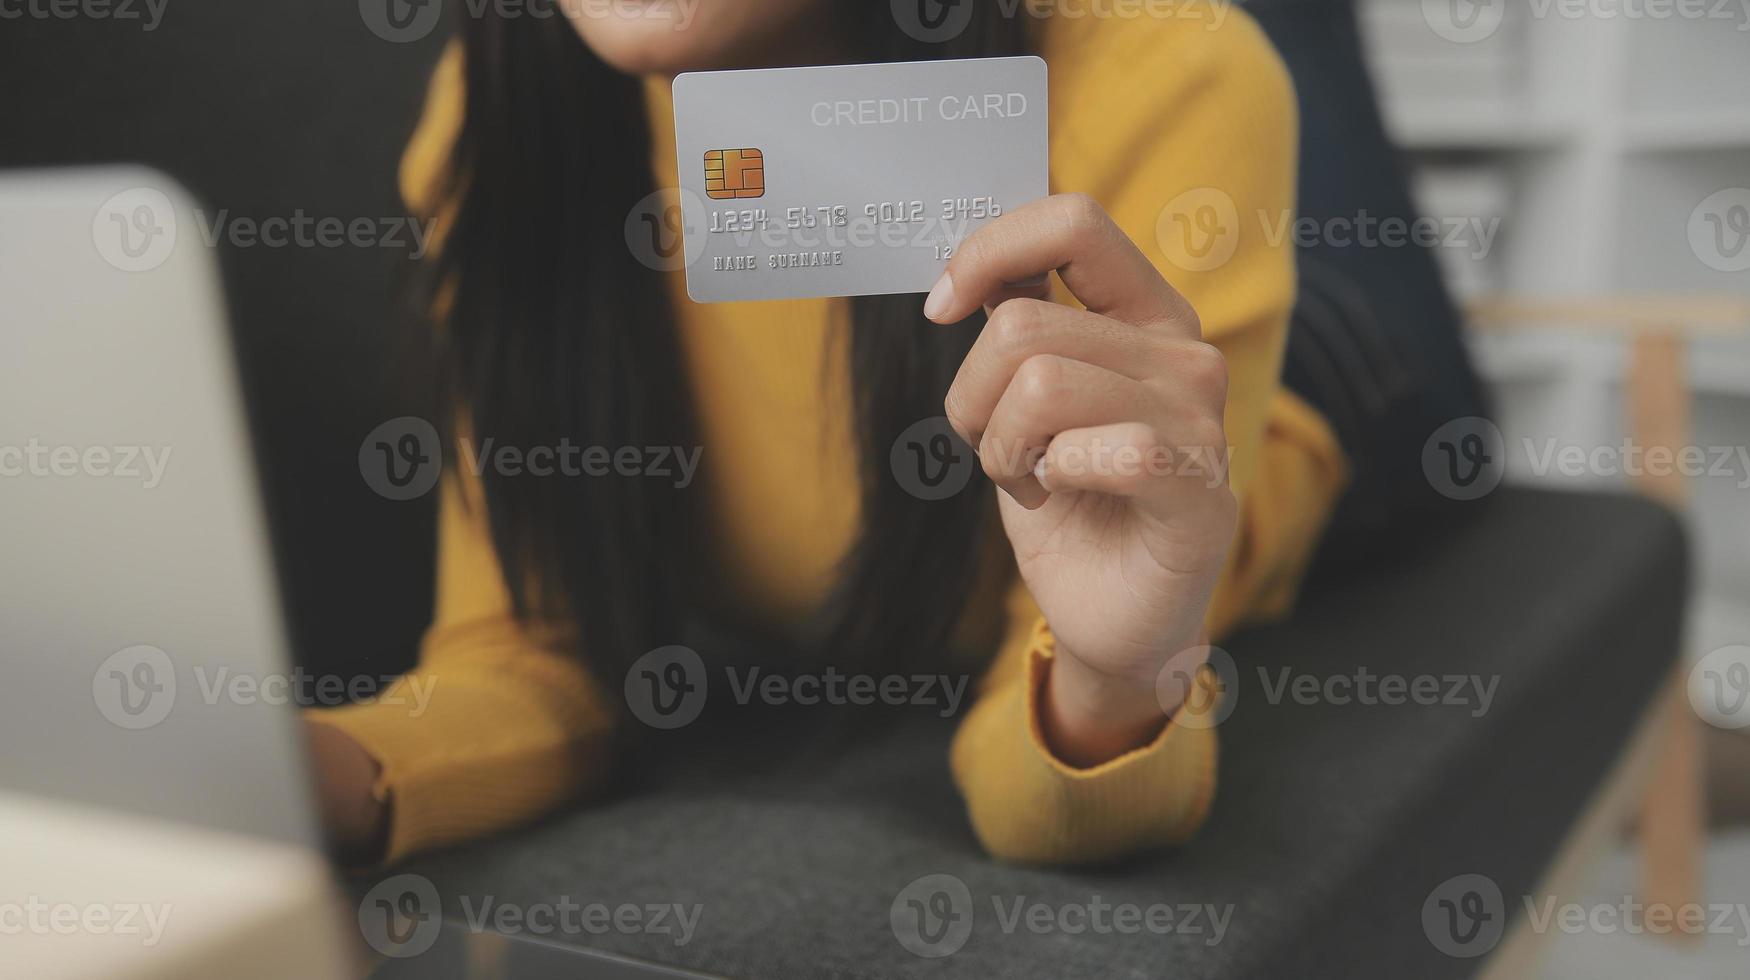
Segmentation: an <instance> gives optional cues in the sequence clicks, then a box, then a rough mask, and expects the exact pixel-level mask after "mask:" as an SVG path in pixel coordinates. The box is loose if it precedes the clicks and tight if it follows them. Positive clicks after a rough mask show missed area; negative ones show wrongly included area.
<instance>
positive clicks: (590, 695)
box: [306, 477, 616, 862]
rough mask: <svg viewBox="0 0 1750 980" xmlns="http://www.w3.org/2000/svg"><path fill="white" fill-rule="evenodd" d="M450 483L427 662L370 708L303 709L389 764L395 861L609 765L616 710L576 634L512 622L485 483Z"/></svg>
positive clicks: (560, 797)
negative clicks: (581, 656)
mask: <svg viewBox="0 0 1750 980" xmlns="http://www.w3.org/2000/svg"><path fill="white" fill-rule="evenodd" d="M462 480H465V481H467V482H466V483H463V482H461V481H462ZM443 487H444V490H443V500H442V502H441V503H440V506H439V516H438V581H437V612H436V615H435V617H434V619H433V622H432V625H431V628H430V629H429V630H428V631H427V632H426V635H425V640H424V643H423V644H422V646H421V649H420V656H419V664H418V666H417V667H416V668H415V669H414V670H412V671H410V672H408V673H407V674H405V675H403V676H402V677H401V678H400V679H399V680H397V681H396V682H395V684H394V685H392V686H391V687H390V689H389V690H388V691H386V692H385V693H384V695H383V696H382V697H380V698H378V699H376V700H375V701H373V702H371V703H364V704H355V705H349V706H347V707H344V708H335V709H331V710H315V711H310V712H307V713H306V717H308V718H310V719H311V720H312V721H315V722H318V723H320V724H326V725H332V726H334V727H336V728H338V729H340V730H341V731H343V732H345V733H346V734H347V735H349V736H351V737H352V739H353V740H354V741H356V742H358V743H359V745H360V746H362V747H363V748H364V750H365V751H366V752H367V753H369V754H370V756H371V757H372V758H373V759H375V760H376V761H377V763H378V765H379V766H380V767H381V775H380V776H379V778H378V781H377V785H376V787H375V788H374V792H376V794H377V796H378V799H381V800H385V801H387V802H388V803H389V804H390V826H389V839H388V845H387V849H386V852H385V855H384V860H385V861H386V862H392V861H395V860H398V859H400V858H402V857H405V856H406V855H408V854H411V853H413V852H415V851H422V850H426V849H428V848H433V847H439V846H442V845H445V844H452V843H456V842H458V841H463V840H468V839H472V838H475V837H481V836H484V835H487V834H491V833H493V832H495V831H499V830H503V829H505V828H507V827H511V826H514V825H516V824H519V823H523V822H525V821H527V820H530V819H532V818H534V817H537V816H539V815H541V814H543V813H545V812H547V811H548V810H551V809H552V808H553V807H555V806H557V805H558V804H559V803H561V802H563V801H564V800H565V799H567V798H569V797H571V796H573V795H575V794H576V793H577V792H578V791H580V790H581V789H582V788H583V787H585V786H586V785H588V784H589V783H590V782H591V781H593V780H594V779H595V778H596V777H597V776H598V775H599V774H600V773H601V772H603V771H604V769H605V767H606V765H607V756H608V749H609V746H608V744H607V743H608V739H609V735H610V733H611V731H612V727H613V724H614V721H615V716H616V712H615V702H614V700H613V699H612V698H611V697H609V696H608V695H607V694H606V693H605V692H604V691H603V690H602V689H601V688H600V686H599V685H598V684H597V683H596V682H595V680H594V679H593V678H592V677H591V676H590V674H589V673H588V671H586V670H585V669H584V667H583V665H582V664H581V663H580V662H579V661H578V660H577V658H576V656H575V655H574V654H572V653H571V652H570V650H571V637H570V636H569V635H567V634H566V633H565V632H563V631H562V630H558V629H554V630H551V631H547V630H542V629H539V628H529V627H525V626H523V625H522V624H520V623H519V622H518V621H517V619H516V618H515V617H514V616H513V615H512V612H511V603H510V596H509V594H508V592H507V591H506V590H505V587H504V582H503V579H502V577H501V575H500V574H499V564H498V556H497V554H496V553H495V551H494V550H493V546H492V541H491V535H490V533H489V531H488V528H487V523H486V512H485V507H484V503H483V501H482V500H481V499H480V498H479V490H478V487H479V484H478V482H477V481H476V480H474V479H473V478H472V477H462V478H460V479H459V480H458V479H446V480H445V481H444V484H443Z"/></svg>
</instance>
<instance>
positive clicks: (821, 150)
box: [674, 57, 1050, 303]
mask: <svg viewBox="0 0 1750 980" xmlns="http://www.w3.org/2000/svg"><path fill="white" fill-rule="evenodd" d="M1048 109H1049V106H1048V104H1047V95H1046V72H1045V62H1044V61H1043V60H1041V59H1039V58H1033V57H1024V58H977V59H968V60H962V61H924V62H912V63H905V64H885V65H843V66H835V67H828V68H769V69H760V70H755V71H716V72H690V73H688V74H684V75H681V76H679V77H678V78H676V79H675V82H674V119H675V145H676V148H677V149H676V152H677V154H678V156H679V164H680V184H681V187H680V191H681V193H680V198H681V209H682V217H683V222H682V224H683V228H684V231H683V237H684V241H685V249H686V252H685V259H686V273H687V294H688V295H689V296H691V297H692V298H693V299H694V301H696V302H700V303H715V302H723V301H727V300H758V299H801V298H805V297H812V296H868V295H876V294H882V293H921V292H925V291H927V290H928V289H929V288H930V286H932V285H933V284H934V283H935V281H936V279H937V278H938V277H939V276H941V274H942V269H943V267H944V266H945V265H946V264H947V262H948V258H949V257H950V256H952V255H953V253H954V249H955V248H956V247H957V246H958V245H959V244H960V242H961V241H963V240H964V239H965V238H966V236H967V235H968V234H970V233H971V232H972V231H973V230H974V229H976V228H978V227H979V226H980V225H983V224H985V223H987V222H989V221H990V220H992V219H993V218H995V217H997V216H999V215H1002V214H1004V213H1007V212H1008V211H1011V210H1013V209H1014V208H1017V207H1019V206H1020V205H1022V204H1025V203H1027V202H1029V201H1033V200H1037V199H1039V198H1041V197H1044V196H1045V195H1046V193H1047V183H1048V180H1049V156H1050V151H1049V138H1050V132H1049V125H1048V122H1047V117H1048Z"/></svg>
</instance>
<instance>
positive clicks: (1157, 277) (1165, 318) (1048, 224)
mask: <svg viewBox="0 0 1750 980" xmlns="http://www.w3.org/2000/svg"><path fill="white" fill-rule="evenodd" d="M1053 270H1055V271H1056V272H1057V274H1058V275H1059V276H1061V277H1062V278H1063V283H1064V285H1066V286H1068V287H1069V290H1070V292H1072V293H1074V294H1075V297H1076V298H1077V299H1079V300H1081V302H1082V305H1084V306H1086V307H1087V308H1088V309H1089V310H1091V311H1092V312H1094V313H1098V314H1101V315H1102V316H1109V317H1111V318H1113V319H1115V320H1121V321H1123V322H1125V323H1130V324H1135V325H1138V326H1145V325H1153V324H1158V323H1165V322H1172V323H1177V324H1180V325H1182V327H1181V329H1182V331H1183V332H1185V333H1187V334H1188V335H1189V336H1190V337H1192V338H1196V337H1198V336H1199V335H1200V332H1199V331H1198V329H1197V320H1196V317H1194V316H1191V315H1190V309H1191V307H1190V304H1189V303H1187V302H1186V301H1185V298H1184V297H1183V296H1180V295H1179V291H1178V290H1176V289H1174V288H1173V287H1172V286H1171V285H1170V284H1169V283H1168V282H1167V281H1166V279H1164V278H1162V276H1161V274H1160V272H1159V271H1157V270H1156V269H1155V267H1154V265H1153V264H1151V263H1150V262H1149V260H1148V257H1147V256H1145V255H1143V254H1142V250H1141V249H1139V248H1137V247H1136V243H1135V242H1132V241H1131V240H1130V239H1129V237H1128V236H1126V235H1125V234H1124V232H1123V231H1122V230H1121V229H1119V227H1118V226H1117V225H1116V224H1115V223H1113V221H1112V219H1111V217H1110V216H1108V215H1107V214H1106V209H1105V208H1102V207H1101V206H1100V205H1099V203H1098V202H1096V201H1095V200H1094V199H1093V198H1091V197H1088V196H1087V195H1085V194H1058V195H1054V196H1052V197H1047V198H1044V199H1043V200H1039V201H1034V202H1032V203H1030V204H1026V205H1023V206H1022V207H1019V208H1016V209H1015V210H1013V211H1010V212H1009V213H1008V214H1005V215H1003V216H1002V217H1000V218H998V219H996V220H995V221H992V222H991V223H989V224H987V225H985V226H984V227H982V228H980V229H978V230H977V231H975V232H973V233H972V234H971V235H970V236H968V237H967V239H966V241H964V242H962V243H961V244H960V247H959V248H958V249H956V250H955V252H954V257H953V258H951V259H949V260H948V268H947V271H946V272H944V273H943V274H942V278H941V279H939V280H938V281H937V282H936V285H935V287H934V288H933V289H931V290H930V296H929V299H927V300H925V302H924V315H925V316H927V317H929V318H930V319H931V320H934V321H936V322H937V323H957V322H959V321H961V320H963V319H965V318H966V317H968V316H971V315H972V313H973V312H974V311H976V310H977V309H979V308H980V307H982V306H984V305H985V304H986V303H987V302H989V301H990V300H991V299H992V298H993V297H996V296H999V295H1002V294H1003V293H1004V292H1005V290H1012V289H1013V287H1012V286H1010V285H1008V284H1011V283H1017V282H1023V281H1025V280H1029V279H1034V278H1036V277H1038V276H1041V275H1045V274H1048V273H1050V272H1052V271H1053Z"/></svg>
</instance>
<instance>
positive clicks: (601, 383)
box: [428, 0, 1028, 690]
mask: <svg viewBox="0 0 1750 980" xmlns="http://www.w3.org/2000/svg"><path fill="white" fill-rule="evenodd" d="M834 6H835V8H837V10H836V12H835V14H834V16H835V17H836V18H837V20H838V22H839V26H840V27H841V28H842V29H843V31H844V35H845V36H846V37H847V38H850V39H852V40H853V43H855V44H858V45H860V46H861V48H862V49H861V50H860V51H858V52H857V55H858V57H859V59H861V60H868V61H911V60H927V59H935V58H949V57H981V56H994V55H1004V54H1020V53H1024V51H1025V50H1026V49H1027V46H1028V40H1027V31H1026V25H1025V23H1024V21H1025V18H1022V17H1004V16H1002V15H1001V11H1000V10H999V9H998V7H997V5H996V4H995V3H979V4H978V5H977V9H976V10H975V12H974V17H973V20H972V22H971V24H970V25H969V26H968V27H967V29H966V30H965V31H963V32H962V33H961V34H960V35H959V36H958V37H956V38H955V39H953V40H951V41H947V42H944V43H939V44H928V43H923V42H920V41H917V40H915V39H913V38H911V37H909V36H908V35H907V34H906V33H905V32H904V31H902V30H901V29H900V28H899V27H898V26H897V25H896V23H895V21H894V18H893V15H892V11H891V9H890V5H889V4H886V3H869V2H867V0H860V2H857V3H854V4H843V5H842V6H841V5H838V4H834ZM493 9H494V8H492V7H490V6H489V7H488V8H486V11H485V12H484V13H483V15H481V16H469V17H463V18H462V21H463V26H462V28H461V31H460V35H461V45H462V48H463V53H464V64H465V69H464V74H465V76H466V103H465V107H464V118H463V122H462V126H461V130H460V133H459V136H458V139H457V141H456V143H455V146H454V148H453V151H452V153H451V157H450V159H449V162H448V167H447V172H446V175H445V178H444V183H443V185H442V186H441V187H440V188H439V200H440V201H441V202H442V207H443V209H444V211H445V213H446V214H447V215H448V221H449V224H448V231H447V234H446V237H445V240H444V242H443V245H442V248H441V251H440V253H439V256H438V258H437V260H436V262H435V263H434V264H433V266H432V267H431V275H430V276H429V279H428V288H429V289H430V291H431V296H430V297H429V298H430V299H432V300H433V301H434V303H435V304H436V305H435V307H434V308H440V309H441V310H442V311H443V316H442V323H441V324H439V325H438V327H437V329H435V330H434V331H432V335H433V336H434V337H435V338H436V343H437V347H436V352H435V353H436V355H437V359H438V364H439V374H438V376H439V377H440V378H441V382H442V385H443V389H442V393H441V394H442V400H443V401H444V403H445V408H446V409H447V412H446V414H445V416H444V417H445V418H446V419H449V420H451V422H452V425H459V426H465V427H466V428H467V430H468V431H470V432H471V433H472V434H473V436H474V437H475V438H476V439H484V438H486V437H491V438H492V439H494V440H495V442H496V443H497V444H499V445H510V446H522V447H535V446H557V445H562V444H564V443H562V442H561V440H569V444H571V445H577V446H603V447H609V448H610V450H611V449H612V448H614V447H651V446H677V447H692V446H696V445H698V444H699V443H698V436H697V426H696V424H695V416H694V406H693V404H692V400H691V397H690V395H689V392H688V388H687V381H686V374H685V372H684V371H683V370H682V361H681V352H680V347H679V341H678V339H677V332H676V329H675V317H674V311H673V310H672V309H671V308H670V304H669V302H668V299H667V296H668V292H667V288H666V282H665V280H664V278H663V274H662V273H659V272H656V271H653V270H652V269H650V268H648V267H646V266H645V265H644V264H642V263H641V262H639V261H638V260H637V259H636V258H635V257H634V256H633V255H632V254H631V252H630V250H629V249H628V247H627V244H626V240H625V233H624V220H625V216H626V215H627V214H628V213H630V212H631V210H632V208H633V207H634V205H635V204H636V203H637V202H639V201H640V200H642V199H643V198H645V196H646V195H648V194H650V193H651V192H652V191H653V190H654V189H655V188H654V187H653V184H654V180H653V178H652V176H651V172H650V167H649V161H648V160H647V159H646V158H645V156H644V155H643V153H642V152H639V153H626V152H624V148H625V147H637V148H640V150H642V148H644V147H647V146H649V145H650V140H649V125H648V123H647V120H646V118H645V112H644V100H643V95H642V88H641V83H640V81H639V80H638V79H637V78H633V77H629V76H626V75H623V74H620V73H619V72H617V71H615V70H614V69H612V68H610V67H609V66H608V65H606V64H605V63H604V62H602V61H601V59H599V58H597V57H596V56H595V55H594V54H593V53H592V52H591V51H590V50H589V49H588V48H587V46H585V44H584V43H583V42H582V41H581V40H580V39H579V37H578V36H577V34H576V32H575V31H574V30H573V29H572V27H571V26H570V25H569V24H568V23H566V22H565V20H564V19H563V18H560V17H542V18H536V17H528V16H522V17H503V16H498V15H496V14H494V13H492V12H491V11H492V10H493ZM921 305H922V303H921V301H920V298H919V297H916V296H897V297H864V298H858V299H855V300H852V301H850V303H849V304H848V312H849V328H850V329H849V333H848V337H846V338H845V340H844V342H843V343H842V344H840V345H837V346H836V347H835V345H832V344H829V345H828V350H829V351H834V353H835V354H836V355H837V356H847V357H848V358H849V362H850V370H849V377H850V379H851V384H852V407H853V412H854V431H855V433H856V436H855V438H856V444H857V450H858V454H859V461H860V482H861V515H862V526H861V530H860V532H859V536H858V538H857V539H856V541H855V543H854V544H853V546H852V547H851V549H850V552H849V554H848V555H847V556H846V557H845V559H844V561H843V564H842V567H841V569H840V571H839V575H838V580H837V582H836V583H835V585H834V587H833V589H832V593H831V596H832V598H831V601H829V602H828V603H827V604H826V608H825V609H823V610H822V612H821V614H820V617H819V621H818V622H817V623H815V624H814V625H813V628H811V629H810V630H809V631H808V632H809V634H810V636H811V637H812V641H811V642H810V643H808V644H807V645H808V646H809V647H811V648H813V649H811V650H810V651H809V653H810V655H811V656H813V657H817V658H820V662H824V663H832V664H836V665H841V666H845V667H848V668H853V669H866V668H867V667H868V666H869V665H872V664H877V663H885V664H894V663H895V662H896V661H897V662H910V660H911V658H914V657H915V658H922V657H927V656H930V655H932V654H939V653H940V652H942V650H943V648H944V646H945V645H946V643H947V642H948V641H949V638H950V636H951V634H952V632H953V629H954V626H955V624H956V623H957V622H958V620H959V618H960V614H961V611H962V608H963V607H964V605H965V604H966V601H967V599H968V597H969V593H970V591H971V588H972V583H973V581H974V578H975V576H976V573H977V572H978V571H979V568H980V564H981V556H982V553H983V552H984V550H985V548H984V544H985V538H986V536H987V535H988V534H989V533H991V527H992V520H991V517H992V510H993V508H992V507H991V506H990V501H991V498H990V495H989V493H988V492H985V491H986V489H987V488H988V484H984V485H981V481H979V480H977V479H975V480H974V481H973V482H972V483H971V485H969V487H968V488H967V489H966V490H965V491H962V492H961V493H959V494H957V495H955V496H953V497H951V498H949V499H947V500H942V501H936V502H929V501H924V500H920V499H918V498H916V497H914V496H912V495H911V494H909V493H907V491H906V490H905V489H904V487H902V486H901V485H900V484H899V483H898V482H897V481H896V480H895V479H894V477H893V475H892V473H891V471H890V469H889V462H888V460H889V452H890V449H891V447H892V446H893V443H894V441H895V439H896V438H897V437H898V436H899V435H900V433H901V432H902V431H903V430H905V429H906V428H907V427H908V426H910V425H912V424H913V423H915V422H918V421H919V420H921V419H926V418H930V417H933V416H939V415H941V414H942V399H943V397H944V395H945V394H946V391H947V388H948V385H949V384H950V383H951V381H952V380H953V377H954V374H955V371H956V370H957V368H958V366H959V364H960V362H961V360H962V359H963V358H964V356H965V354H966V352H967V350H968V349H969V348H970V347H971V344H972V341H973V339H974V337H975V336H976V335H977V331H978V330H979V329H980V327H981V326H982V318H975V319H974V320H973V321H969V322H967V323H964V324H961V325H958V326H952V327H943V326H937V325H934V324H931V323H930V322H928V321H927V320H925V319H924V318H923V316H922V313H921ZM454 434H455V433H454V430H453V429H452V431H451V432H450V433H448V434H447V435H448V436H449V437H451V438H452V439H453V437H454ZM452 444H453V443H452ZM808 448H810V447H798V449H799V451H806V450H807V449H808ZM705 452H706V456H705V459H706V463H705V470H706V471H708V470H709V468H710V464H709V452H710V450H709V448H707V449H706V450H705ZM975 469H976V468H975ZM975 475H976V474H975ZM482 479H483V483H484V491H485V501H486V502H485V507H486V511H487V516H488V520H489V523H490V526H491V531H492V536H493V541H494V546H495V548H496V550H497V553H498V556H499V558H500V561H501V564H502V565H503V568H504V575H505V579H506V585H507V586H508V588H509V591H510V593H511V595H512V598H513V601H514V603H515V605H516V608H517V613H518V615H519V616H521V617H524V618H529V619H536V618H538V619H542V620H560V621H563V622H565V623H568V624H570V625H571V626H572V627H573V629H574V632H575V634H576V637H577V647H578V651H579V654H580V656H582V657H583V658H584V661H585V662H586V663H587V664H588V665H589V666H590V667H591V668H592V669H593V670H594V671H595V672H596V674H597V676H598V677H599V678H600V679H601V680H602V681H604V682H606V683H607V684H610V685H613V686H612V687H611V688H610V689H611V690H617V689H618V686H619V684H620V683H622V682H623V679H624V676H625V671H626V669H627V668H628V666H629V665H630V664H631V662H632V661H634V660H635V659H637V657H639V656H640V655H641V654H643V653H644V652H646V651H647V650H650V649H652V648H653V647H656V646H660V645H663V644H666V643H671V642H675V641H676V638H677V636H678V630H679V625H680V624H681V623H682V622H683V621H684V619H685V618H686V617H687V616H688V615H689V614H691V613H692V612H694V611H695V610H694V609H693V608H692V604H691V601H690V600H691V597H692V596H694V595H696V594H699V592H700V591H701V590H704V591H708V590H709V589H710V579H711V577H712V576H714V575H716V574H718V571H717V570H716V569H714V568H712V567H711V565H710V557H709V556H710V555H711V554H712V553H713V552H712V549H711V548H710V547H709V546H708V545H707V544H706V543H705V541H704V538H703V535H704V534H705V533H706V532H707V529H706V528H705V527H704V526H703V522H702V514H701V512H702V508H701V507H699V506H698V505H697V503H696V501H695V499H694V498H696V497H697V496H699V495H698V494H697V493H693V494H690V495H689V493H688V490H687V489H684V488H677V487H675V486H674V485H673V482H674V481H672V480H666V479H649V478H641V477H638V476H621V475H617V474H615V475H607V476H600V477H588V478H583V479H567V478H564V477H559V476H555V477H551V478H536V477H531V476H529V475H526V474H520V475H516V476H507V475H504V474H499V473H495V472H493V471H492V469H491V468H490V467H488V468H487V470H486V471H485V472H483V474H482ZM772 519H773V520H774V521H777V520H783V519H784V515H783V514H780V513H774V514H773V515H772Z"/></svg>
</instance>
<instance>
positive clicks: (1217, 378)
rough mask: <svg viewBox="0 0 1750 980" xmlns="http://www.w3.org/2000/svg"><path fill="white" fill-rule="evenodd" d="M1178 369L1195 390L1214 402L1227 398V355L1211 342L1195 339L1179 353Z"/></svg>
mask: <svg viewBox="0 0 1750 980" xmlns="http://www.w3.org/2000/svg"><path fill="white" fill-rule="evenodd" d="M1179 360H1180V370H1181V372H1182V375H1183V377H1184V379H1185V381H1186V382H1188V383H1189V384H1190V385H1191V386H1192V387H1193V388H1194V389H1195V390H1196V391H1197V392H1199V393H1200V394H1202V395H1204V396H1205V397H1208V398H1211V399H1213V400H1215V401H1216V402H1218V403H1220V402H1224V401H1226V399H1227V382H1228V374H1227V357H1226V356H1225V355H1223V354H1222V352H1221V349H1220V348H1218V347H1216V346H1215V345H1213V344H1206V343H1203V342H1202V341H1197V342H1194V343H1192V344H1189V345H1187V346H1186V347H1185V348H1184V349H1183V351H1181V353H1180V359H1179Z"/></svg>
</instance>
